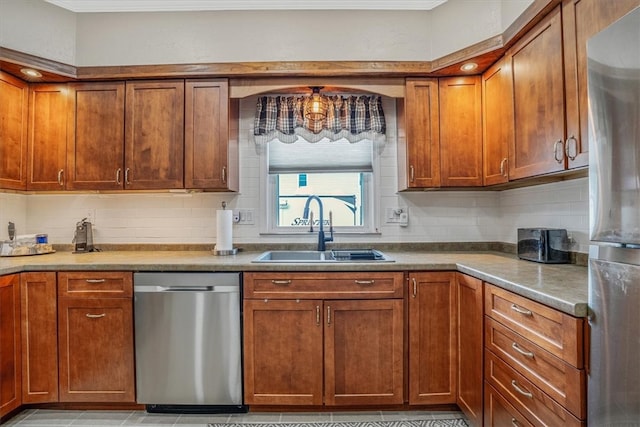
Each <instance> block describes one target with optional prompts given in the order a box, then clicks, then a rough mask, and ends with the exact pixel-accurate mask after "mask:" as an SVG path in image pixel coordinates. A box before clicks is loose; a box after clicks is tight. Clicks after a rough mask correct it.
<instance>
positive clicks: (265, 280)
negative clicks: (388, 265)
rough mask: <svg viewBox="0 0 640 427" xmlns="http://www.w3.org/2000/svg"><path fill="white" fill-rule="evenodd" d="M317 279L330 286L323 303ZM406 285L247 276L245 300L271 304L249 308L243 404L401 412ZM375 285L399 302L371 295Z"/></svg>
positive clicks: (388, 278) (370, 279) (371, 277)
mask: <svg viewBox="0 0 640 427" xmlns="http://www.w3.org/2000/svg"><path fill="white" fill-rule="evenodd" d="M314 277H315V278H316V282H317V283H318V284H327V286H330V287H327V288H325V289H326V291H327V294H326V297H327V298H326V299H325V298H323V294H322V289H323V286H317V285H314ZM402 282H403V274H402V273H366V272H363V273H322V274H317V273H316V274H311V273H283V274H278V273H246V274H245V275H244V286H245V298H246V296H247V295H249V296H251V295H253V298H256V294H261V295H270V296H271V298H267V297H264V298H260V299H258V298H256V299H251V298H246V299H245V300H244V377H245V403H246V404H248V405H322V404H325V405H329V406H346V405H354V406H355V405H393V404H402V403H403V401H404V393H403V391H404V387H403V380H404V369H403V367H404V360H403V354H404V339H403V333H404V332H403V312H404V310H403V299H402V295H403V294H402ZM378 283H382V284H384V283H389V284H390V285H391V287H392V288H393V289H395V295H396V298H393V299H392V298H382V299H375V298H380V297H379V296H377V294H376V293H373V292H369V293H367V292H366V289H367V288H368V287H370V286H374V287H375V286H378ZM385 286H386V285H385ZM310 290H311V292H309V291H310ZM305 292H308V295H313V296H312V297H310V298H313V299H304V296H303V295H304V293H305ZM391 292H393V291H392V290H391ZM340 294H342V298H341V299H331V298H335V297H336V296H337V295H340ZM385 294H386V293H385ZM347 298H354V299H347ZM367 298H368V299H367Z"/></svg>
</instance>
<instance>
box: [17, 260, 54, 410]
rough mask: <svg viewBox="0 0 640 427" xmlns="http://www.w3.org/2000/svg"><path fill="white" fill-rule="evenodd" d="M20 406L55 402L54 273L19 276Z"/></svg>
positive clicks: (23, 274)
mask: <svg viewBox="0 0 640 427" xmlns="http://www.w3.org/2000/svg"><path fill="white" fill-rule="evenodd" d="M20 298H21V330H22V403H49V402H57V401H58V341H57V335H58V330H57V326H58V321H57V317H56V310H57V309H56V306H57V305H56V273H53V272H44V273H22V274H21V275H20Z"/></svg>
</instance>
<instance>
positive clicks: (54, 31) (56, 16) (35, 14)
mask: <svg viewBox="0 0 640 427" xmlns="http://www.w3.org/2000/svg"><path fill="white" fill-rule="evenodd" d="M0 46H2V47H6V48H9V49H13V50H17V51H20V52H24V53H28V54H31V55H35V56H41V57H43V58H47V59H51V60H54V61H58V62H62V63H64V64H70V65H75V64H76V14H75V13H73V12H70V11H68V10H66V9H62V8H60V7H57V6H54V5H52V4H50V3H47V2H45V1H43V0H0Z"/></svg>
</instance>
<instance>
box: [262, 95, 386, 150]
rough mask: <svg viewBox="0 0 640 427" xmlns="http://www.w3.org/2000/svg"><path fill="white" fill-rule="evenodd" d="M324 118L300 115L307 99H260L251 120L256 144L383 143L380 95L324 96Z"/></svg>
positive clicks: (269, 97) (281, 97) (266, 97)
mask: <svg viewBox="0 0 640 427" xmlns="http://www.w3.org/2000/svg"><path fill="white" fill-rule="evenodd" d="M325 98H326V99H327V104H328V106H327V116H326V118H325V119H323V120H319V121H314V120H309V119H307V118H306V117H305V116H304V111H305V107H306V106H307V103H308V102H310V100H311V98H310V97H303V96H263V97H260V98H258V101H257V104H256V116H255V121H254V131H253V134H254V137H255V141H256V144H266V143H268V142H270V141H272V140H274V139H278V140H280V141H281V142H284V143H293V142H295V141H297V140H298V136H300V137H302V138H303V139H305V140H306V141H308V142H318V141H320V140H322V139H325V138H327V139H329V140H330V141H337V140H339V139H343V138H344V139H346V140H348V141H349V142H358V141H361V140H363V139H368V140H372V141H374V142H378V143H380V142H384V138H385V132H386V123H385V119H384V112H383V111H382V99H381V97H380V96H368V95H361V96H328V97H325Z"/></svg>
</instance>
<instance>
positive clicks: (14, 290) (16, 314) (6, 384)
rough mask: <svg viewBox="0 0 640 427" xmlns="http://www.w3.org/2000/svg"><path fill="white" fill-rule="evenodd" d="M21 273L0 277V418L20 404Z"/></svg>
mask: <svg viewBox="0 0 640 427" xmlns="http://www.w3.org/2000/svg"><path fill="white" fill-rule="evenodd" d="M21 351H22V348H21V346H20V275H19V274H12V275H9V276H2V277H0V370H1V372H2V375H1V376H0V418H2V417H3V416H5V415H7V414H8V413H10V412H11V411H13V410H14V409H16V408H18V407H19V406H20V405H21V403H22V400H21V393H22V376H21Z"/></svg>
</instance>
